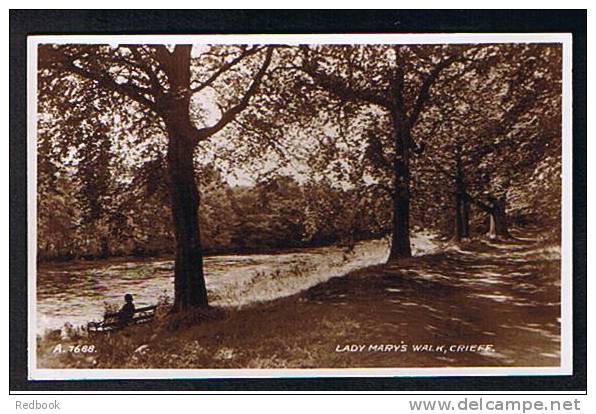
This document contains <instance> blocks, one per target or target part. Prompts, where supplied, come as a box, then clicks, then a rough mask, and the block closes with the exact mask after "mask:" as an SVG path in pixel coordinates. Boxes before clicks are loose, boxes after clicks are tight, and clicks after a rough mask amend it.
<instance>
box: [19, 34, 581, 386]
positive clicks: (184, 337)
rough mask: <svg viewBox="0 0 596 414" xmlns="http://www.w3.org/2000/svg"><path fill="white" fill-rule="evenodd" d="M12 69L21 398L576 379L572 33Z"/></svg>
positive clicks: (153, 56)
mask: <svg viewBox="0 0 596 414" xmlns="http://www.w3.org/2000/svg"><path fill="white" fill-rule="evenodd" d="M28 65H29V71H28V97H29V101H28V105H29V107H28V121H29V124H28V127H29V131H28V132H29V136H28V149H29V152H28V156H29V167H28V168H29V170H28V172H29V175H28V184H29V187H28V195H29V203H28V206H29V211H28V217H29V221H28V225H29V229H28V231H29V269H28V286H29V292H28V293H29V314H28V317H29V327H28V329H29V350H28V355H29V378H30V379H33V380H49V379H116V378H126V379H135V378H145V379H149V378H171V379H174V378H253V377H274V378H278V377H367V376H375V377H402V376H403V377H412V376H417V377H420V376H469V375H474V376H482V375H491V376H495V375H497V376H498V375H508V376H510V375H563V374H571V373H572V294H571V285H572V268H571V237H572V234H571V215H572V211H571V207H572V206H571V201H572V199H571V188H572V187H571V144H572V135H571V35H569V34H531V33H527V34H478V33H475V34H424V35H422V34H409V35H405V34H404V35H399V34H359V35H348V34H342V35H318V34H308V35H213V36H195V35H193V36H190V35H189V36H182V35H169V36H153V35H151V36H150V35H138V36H136V35H135V36H128V35H127V36H107V35H105V36H104V35H93V36H30V37H29V38H28Z"/></svg>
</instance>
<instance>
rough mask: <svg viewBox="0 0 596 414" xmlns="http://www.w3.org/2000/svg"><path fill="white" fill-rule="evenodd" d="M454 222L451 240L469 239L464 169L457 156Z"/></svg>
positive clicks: (468, 210) (468, 211) (468, 216)
mask: <svg viewBox="0 0 596 414" xmlns="http://www.w3.org/2000/svg"><path fill="white" fill-rule="evenodd" d="M454 198H455V200H454V202H455V220H454V229H453V240H454V241H456V242H460V241H462V240H463V239H467V238H468V237H470V206H469V203H468V200H467V198H466V184H465V176H464V169H463V164H462V160H461V157H459V154H458V156H457V159H456V164H455V185H454Z"/></svg>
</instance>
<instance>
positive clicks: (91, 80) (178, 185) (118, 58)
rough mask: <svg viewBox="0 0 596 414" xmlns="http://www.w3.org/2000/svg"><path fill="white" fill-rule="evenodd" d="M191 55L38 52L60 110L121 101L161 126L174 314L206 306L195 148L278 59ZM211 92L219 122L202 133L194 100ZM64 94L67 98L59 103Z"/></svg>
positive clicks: (249, 52) (149, 48)
mask: <svg viewBox="0 0 596 414" xmlns="http://www.w3.org/2000/svg"><path fill="white" fill-rule="evenodd" d="M192 51H193V47H192V45H175V46H173V47H167V46H165V45H119V46H116V47H112V46H108V45H42V46H40V47H39V51H38V56H39V67H40V78H41V82H40V83H42V84H43V85H44V88H45V91H44V92H46V93H48V94H50V95H52V96H53V97H54V98H58V99H57V101H58V102H60V103H61V105H60V110H62V111H68V110H70V108H71V105H70V104H71V102H70V100H71V98H72V97H73V96H75V97H76V98H78V99H79V101H81V100H83V101H84V102H81V104H83V105H97V106H96V110H98V111H99V110H101V109H102V106H101V102H99V101H98V99H101V98H102V97H117V99H118V106H119V107H120V109H121V110H122V111H128V112H129V114H130V116H131V117H136V118H138V120H139V121H140V122H148V123H151V124H152V125H153V127H155V126H156V124H157V126H158V127H159V128H160V129H161V130H162V133H163V134H164V135H165V136H166V137H167V156H166V165H167V171H168V183H169V189H170V196H171V210H172V218H173V223H174V234H175V238H176V266H175V301H174V310H181V309H186V308H189V307H201V306H207V304H208V299H207V291H206V288H205V281H204V276H203V249H202V246H201V237H200V232H199V217H198V208H199V191H198V189H197V182H196V178H195V166H194V158H193V157H194V153H195V149H196V148H197V146H198V145H199V143H200V142H203V141H206V140H209V139H210V138H211V137H213V136H215V135H216V134H217V133H218V132H220V131H221V130H223V129H224V128H225V127H226V126H227V125H228V124H229V123H230V122H232V121H234V120H235V119H236V118H237V117H238V115H239V114H240V113H241V112H242V111H243V110H245V109H246V108H247V107H248V106H249V103H250V99H251V98H252V97H253V96H254V95H255V94H256V92H257V90H258V88H259V85H260V84H261V81H262V80H263V78H264V76H265V72H266V71H267V68H268V67H269V64H270V63H271V59H272V54H273V49H272V48H266V47H261V46H251V47H246V46H239V47H214V48H210V47H206V50H203V51H202V52H203V53H199V56H193V53H192ZM73 77H74V79H75V81H74V82H73ZM247 78H248V79H249V80H250V82H249V83H248V84H246V82H245V81H244V79H247ZM73 83H74V84H75V86H74V87H72V84H73ZM81 89H83V91H82V90H81ZM206 90H210V91H213V90H214V91H215V93H216V94H218V95H217V97H218V99H217V106H218V108H219V111H220V115H219V118H218V119H217V120H216V121H215V122H214V123H213V124H211V125H209V126H202V127H201V126H199V125H198V124H205V123H206V122H205V113H204V111H201V108H200V105H196V103H195V102H194V101H193V98H194V97H195V96H196V95H197V94H199V93H200V92H205V91H206ZM60 91H66V92H67V93H66V94H65V95H61V96H57V94H59V93H60ZM81 92H89V93H81ZM55 102H56V100H55ZM197 106H198V108H197V109H196V110H193V108H196V107H197ZM201 115H203V117H202V118H201ZM197 117H198V118H199V119H197Z"/></svg>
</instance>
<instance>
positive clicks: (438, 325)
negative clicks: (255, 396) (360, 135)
mask: <svg viewBox="0 0 596 414" xmlns="http://www.w3.org/2000/svg"><path fill="white" fill-rule="evenodd" d="M559 269H560V267H559V259H558V254H557V251H556V249H554V248H549V247H546V246H544V245H543V244H541V243H540V242H539V241H536V240H515V241H512V242H508V243H492V242H488V241H482V242H481V241H476V242H474V243H471V244H468V245H465V246H460V247H459V248H452V249H448V250H447V251H445V252H442V253H440V254H433V255H427V256H421V257H416V258H412V259H408V260H402V261H399V262H395V263H389V264H385V265H379V266H373V267H369V268H365V269H361V270H358V271H355V272H352V273H350V274H348V275H346V276H343V277H339V278H334V279H331V280H329V281H328V282H325V283H322V284H320V285H317V286H315V287H313V288H311V289H308V290H306V291H304V292H301V293H299V294H297V295H294V296H291V297H286V298H282V299H278V300H275V301H271V302H267V303H260V304H255V305H252V306H247V307H245V308H242V309H225V310H223V309H211V310H208V311H201V312H194V313H187V314H183V315H169V316H164V317H162V318H160V319H158V320H156V321H155V322H153V323H151V324H147V325H143V326H136V327H130V328H127V329H125V330H123V331H120V332H117V333H114V334H110V335H96V336H95V337H92V338H73V339H70V340H61V339H60V338H59V336H57V335H53V336H52V335H47V336H45V337H44V338H40V339H39V340H38V346H37V351H38V366H39V367H40V368H67V367H72V368H75V367H76V368H314V367H316V368H332V367H425V366H433V367H436V366H496V365H499V366H555V365H558V364H559V346H560V343H559V332H560V327H559V322H558V321H559V319H558V318H559V316H560V304H559V286H558V281H559V280H560V275H559ZM57 344H60V345H61V346H62V348H63V349H68V347H69V346H70V345H73V346H74V345H83V344H88V345H89V344H93V345H94V346H95V352H93V353H90V354H86V353H72V352H63V353H54V352H53V351H54V349H55V348H56V345H57ZM424 344H427V345H429V344H431V345H434V346H435V347H439V350H438V351H437V350H436V348H433V350H429V348H426V350H421V349H417V350H415V347H416V346H418V345H424ZM346 345H364V346H365V348H364V351H362V352H339V351H341V350H343V349H346V348H345V346H346ZM371 345H373V346H377V347H375V348H373V349H372V350H371V349H370V348H369V347H370V346H371ZM379 345H395V348H398V347H399V348H398V349H399V351H398V350H397V349H394V348H392V347H385V346H384V347H382V348H379V347H378V346H379ZM471 345H490V346H489V347H488V349H486V348H483V349H480V350H479V349H474V350H470V349H468V348H469V346H471ZM404 346H405V348H403V347H404ZM441 346H443V348H440V347H441ZM454 346H462V347H463V346H468V348H466V350H463V348H459V349H460V350H459V351H456V349H458V348H453V347H454ZM380 349H381V350H380Z"/></svg>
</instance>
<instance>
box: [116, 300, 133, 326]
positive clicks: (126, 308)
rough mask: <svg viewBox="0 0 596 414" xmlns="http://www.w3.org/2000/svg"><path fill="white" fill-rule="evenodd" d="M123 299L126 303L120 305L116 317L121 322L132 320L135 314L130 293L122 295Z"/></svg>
mask: <svg viewBox="0 0 596 414" xmlns="http://www.w3.org/2000/svg"><path fill="white" fill-rule="evenodd" d="M124 301H125V302H126V303H125V304H124V305H123V306H122V309H120V312H118V317H119V319H120V321H121V322H123V323H125V324H126V323H129V322H130V321H132V318H133V317H134V315H135V305H134V303H132V295H131V294H130V293H127V294H126V295H124Z"/></svg>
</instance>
